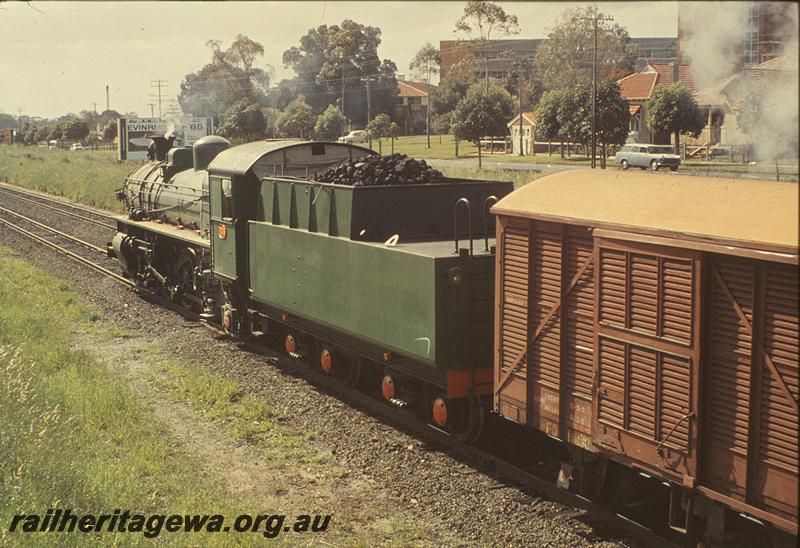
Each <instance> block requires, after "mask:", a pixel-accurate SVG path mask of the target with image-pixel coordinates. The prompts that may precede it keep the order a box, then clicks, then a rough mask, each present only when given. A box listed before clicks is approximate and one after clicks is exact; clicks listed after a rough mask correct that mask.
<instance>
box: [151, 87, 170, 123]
mask: <svg viewBox="0 0 800 548" xmlns="http://www.w3.org/2000/svg"><path fill="white" fill-rule="evenodd" d="M150 87H151V88H157V89H158V117H159V118H161V88H162V87H167V81H166V80H161V79H158V80H150Z"/></svg>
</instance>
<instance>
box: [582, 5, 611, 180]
mask: <svg viewBox="0 0 800 548" xmlns="http://www.w3.org/2000/svg"><path fill="white" fill-rule="evenodd" d="M582 19H586V20H589V21H591V22H592V25H593V28H594V47H593V48H592V169H595V168H596V167H597V154H596V151H597V25H598V23H599V22H600V21H613V20H614V19H613V17H606V16H604V15H600V13H598V12H595V14H594V15H593V16H592V17H583V18H582Z"/></svg>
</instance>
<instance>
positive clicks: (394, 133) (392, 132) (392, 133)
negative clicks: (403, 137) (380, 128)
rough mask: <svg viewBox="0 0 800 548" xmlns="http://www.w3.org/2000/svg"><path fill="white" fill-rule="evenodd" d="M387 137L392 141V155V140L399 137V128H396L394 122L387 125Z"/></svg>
mask: <svg viewBox="0 0 800 548" xmlns="http://www.w3.org/2000/svg"><path fill="white" fill-rule="evenodd" d="M388 137H389V138H390V139H391V140H392V154H394V140H395V139H397V138H398V137H400V126H398V125H397V124H396V123H395V122H392V123H391V124H390V125H389V135H388Z"/></svg>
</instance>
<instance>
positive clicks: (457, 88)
mask: <svg viewBox="0 0 800 548" xmlns="http://www.w3.org/2000/svg"><path fill="white" fill-rule="evenodd" d="M478 63H479V60H478V58H476V57H474V56H472V55H469V56H467V57H465V58H464V59H461V60H460V61H459V62H457V63H456V64H454V65H453V66H452V67H450V69H449V70H448V71H447V74H445V76H444V77H443V78H442V79H441V80H440V81H439V86H438V87H437V88H436V89H435V90H433V91H432V92H431V96H430V103H431V106H432V107H433V112H435V113H438V114H444V113H446V112H452V111H453V110H454V109H455V108H456V105H457V104H458V103H459V101H461V100H462V99H463V98H464V97H466V96H467V90H468V89H469V88H470V86H472V84H474V83H475V82H477V81H478V79H477V78H476V76H475V68H476V66H477V65H478Z"/></svg>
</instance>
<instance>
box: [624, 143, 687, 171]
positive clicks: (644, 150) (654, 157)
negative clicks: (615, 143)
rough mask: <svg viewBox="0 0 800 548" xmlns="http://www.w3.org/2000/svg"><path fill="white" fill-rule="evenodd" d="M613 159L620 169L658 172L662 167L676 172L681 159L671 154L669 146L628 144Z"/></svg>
mask: <svg viewBox="0 0 800 548" xmlns="http://www.w3.org/2000/svg"><path fill="white" fill-rule="evenodd" d="M614 159H615V161H616V163H617V164H618V165H619V166H620V167H621V168H622V169H628V168H629V167H639V168H642V169H647V168H650V169H652V170H653V171H658V170H659V169H661V168H662V167H668V168H670V169H671V170H672V171H678V166H680V165H681V157H680V156H678V155H677V154H674V153H673V152H672V146H671V145H648V144H640V143H629V144H627V145H625V146H624V147H622V148H621V149H620V150H619V152H617V155H616V156H615V157H614Z"/></svg>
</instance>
